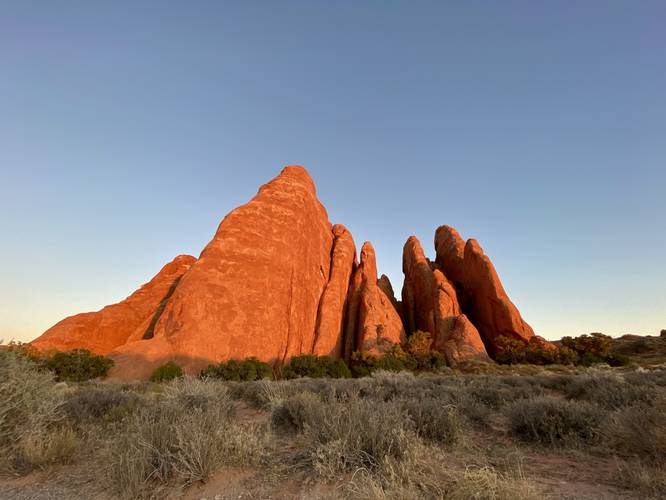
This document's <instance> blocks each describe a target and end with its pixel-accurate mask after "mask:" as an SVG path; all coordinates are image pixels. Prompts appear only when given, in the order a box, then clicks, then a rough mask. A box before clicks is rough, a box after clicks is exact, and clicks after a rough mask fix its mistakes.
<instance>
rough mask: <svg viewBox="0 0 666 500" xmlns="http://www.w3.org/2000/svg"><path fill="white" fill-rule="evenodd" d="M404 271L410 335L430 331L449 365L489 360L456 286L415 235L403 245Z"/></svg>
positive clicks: (404, 300)
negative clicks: (464, 312) (462, 307)
mask: <svg viewBox="0 0 666 500" xmlns="http://www.w3.org/2000/svg"><path fill="white" fill-rule="evenodd" d="M402 270H403V272H404V273H405V282H404V285H403V288H402V304H403V314H404V317H405V323H406V324H407V328H408V330H409V332H410V334H411V333H414V332H415V331H417V330H420V331H423V332H428V333H430V334H431V335H432V341H433V348H435V349H436V350H438V351H440V352H442V353H443V354H444V356H445V357H446V360H447V362H448V363H449V364H456V363H458V362H460V361H463V360H469V359H473V360H478V361H489V359H488V355H487V353H486V349H485V347H484V345H483V342H482V341H481V337H480V336H479V332H478V331H477V329H476V328H475V327H474V325H473V324H472V323H471V322H470V321H469V320H468V319H467V317H466V316H465V315H464V314H462V311H461V308H460V304H459V303H458V296H457V293H456V289H455V288H454V286H453V285H452V284H451V282H450V281H449V280H448V279H447V278H446V276H444V274H443V273H442V271H440V269H438V266H437V264H436V263H434V262H430V260H428V259H427V258H426V256H425V254H424V252H423V248H422V247H421V243H420V242H419V240H418V239H417V238H416V237H415V236H411V237H410V238H409V239H408V240H407V243H405V246H404V248H403V257H402Z"/></svg>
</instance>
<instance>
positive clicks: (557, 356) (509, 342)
mask: <svg viewBox="0 0 666 500" xmlns="http://www.w3.org/2000/svg"><path fill="white" fill-rule="evenodd" d="M611 342H612V341H611V337H609V336H608V335H604V334H603V333H592V334H590V335H581V336H579V337H563V338H562V340H561V341H560V344H561V345H556V346H554V347H552V346H549V347H545V346H542V345H540V344H539V343H537V342H529V343H526V342H523V341H521V340H519V339H514V338H509V337H499V338H498V339H497V347H498V352H497V354H496V355H495V361H497V362H498V363H501V364H509V365H512V364H518V363H527V364H533V365H551V364H559V365H572V364H573V365H580V366H590V365H592V364H594V363H608V364H609V365H611V366H624V365H626V364H628V363H629V358H628V357H626V356H624V355H622V354H619V353H616V354H610V353H609V349H610V347H611Z"/></svg>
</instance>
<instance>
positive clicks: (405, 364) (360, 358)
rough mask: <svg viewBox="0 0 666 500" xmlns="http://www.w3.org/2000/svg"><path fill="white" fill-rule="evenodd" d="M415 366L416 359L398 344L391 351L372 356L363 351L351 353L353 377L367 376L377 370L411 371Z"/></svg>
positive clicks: (416, 365)
mask: <svg viewBox="0 0 666 500" xmlns="http://www.w3.org/2000/svg"><path fill="white" fill-rule="evenodd" d="M417 367H418V363H417V361H416V359H415V358H414V357H413V356H411V355H409V354H408V353H406V352H405V351H403V350H402V348H401V347H400V346H395V348H394V349H393V351H392V352H388V353H386V354H383V355H381V356H374V355H372V354H368V353H367V352H363V351H356V352H354V353H352V359H351V373H352V375H353V376H354V377H367V376H369V375H370V374H372V372H375V371H378V370H383V371H389V372H400V371H404V370H410V371H413V370H416V368H417Z"/></svg>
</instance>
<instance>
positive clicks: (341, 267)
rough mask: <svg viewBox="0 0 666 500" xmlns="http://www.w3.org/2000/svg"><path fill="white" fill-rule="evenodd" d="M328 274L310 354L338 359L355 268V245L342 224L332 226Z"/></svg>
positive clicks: (342, 345) (340, 354) (342, 347)
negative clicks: (350, 285)
mask: <svg viewBox="0 0 666 500" xmlns="http://www.w3.org/2000/svg"><path fill="white" fill-rule="evenodd" d="M333 236H334V240H333V253H332V255H331V273H330V278H329V281H328V284H327V285H326V289H325V290H324V294H323V295H322V296H321V300H320V301H319V312H318V315H317V329H316V334H315V343H314V347H313V350H312V351H313V353H314V354H316V355H318V356H331V357H333V358H340V357H341V356H342V353H343V349H344V316H345V310H346V308H347V291H348V289H349V280H350V278H351V274H352V272H353V271H354V266H355V265H356V245H354V239H353V238H352V235H351V233H350V232H349V231H348V230H347V228H346V227H345V226H343V225H342V224H336V225H335V226H333Z"/></svg>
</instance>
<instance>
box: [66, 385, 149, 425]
mask: <svg viewBox="0 0 666 500" xmlns="http://www.w3.org/2000/svg"><path fill="white" fill-rule="evenodd" d="M144 404H145V402H144V401H143V399H142V398H141V396H139V394H137V393H136V392H134V391H131V390H129V391H128V390H122V388H121V387H120V386H118V385H116V384H105V385H99V384H87V385H82V386H80V387H78V388H77V390H76V391H75V392H72V393H70V394H68V395H67V397H66V399H65V402H64V404H63V409H64V411H65V414H66V415H67V417H68V418H69V419H70V420H71V421H73V422H75V423H76V424H82V423H85V422H95V421H99V420H105V421H118V420H121V419H122V418H123V417H125V416H127V415H129V414H131V413H132V412H134V411H135V410H137V409H138V408H140V407H141V406H143V405H144Z"/></svg>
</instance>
